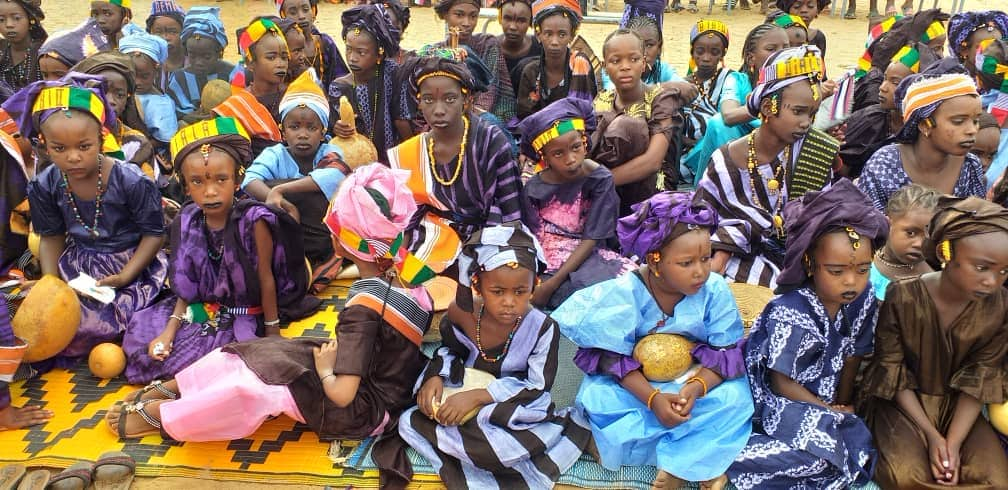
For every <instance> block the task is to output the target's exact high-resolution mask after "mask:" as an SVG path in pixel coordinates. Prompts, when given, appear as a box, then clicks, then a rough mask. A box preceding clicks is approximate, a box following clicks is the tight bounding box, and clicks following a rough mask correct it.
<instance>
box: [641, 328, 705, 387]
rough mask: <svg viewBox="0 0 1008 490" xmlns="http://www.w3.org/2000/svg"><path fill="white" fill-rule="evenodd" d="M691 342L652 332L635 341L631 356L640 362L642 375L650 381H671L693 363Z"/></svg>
mask: <svg viewBox="0 0 1008 490" xmlns="http://www.w3.org/2000/svg"><path fill="white" fill-rule="evenodd" d="M692 350H693V342H690V341H689V340H686V338H685V337H683V336H681V335H676V334H670V333H653V334H650V335H647V336H645V337H644V338H642V339H640V340H638V341H637V345H635V346H634V350H633V358H634V359H636V360H637V362H639V363H641V371H643V372H644V377H645V378H647V379H649V380H651V381H658V382H665V381H672V380H674V379H676V378H678V377H679V376H682V375H683V373H685V372H686V371H688V370H689V368H690V366H692V365H693V355H692V354H691V353H690V351H692Z"/></svg>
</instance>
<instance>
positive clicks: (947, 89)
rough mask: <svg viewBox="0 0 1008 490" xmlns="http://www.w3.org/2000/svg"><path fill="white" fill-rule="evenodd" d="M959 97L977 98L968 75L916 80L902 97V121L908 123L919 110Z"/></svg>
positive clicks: (955, 74)
mask: <svg viewBox="0 0 1008 490" xmlns="http://www.w3.org/2000/svg"><path fill="white" fill-rule="evenodd" d="M960 95H974V96H978V97H979V94H978V93H977V88H976V84H975V83H973V79H972V78H970V77H969V76H968V75H964V74H961V73H952V74H947V75H941V76H939V77H932V78H922V79H920V80H917V81H915V82H913V83H912V84H911V85H910V87H908V88H907V91H906V95H905V96H904V97H903V121H904V122H906V121H909V120H910V117H911V116H913V114H914V112H916V111H918V110H920V109H923V108H925V107H928V106H930V105H932V104H936V103H938V102H941V101H943V100H948V99H951V98H953V97H958V96H960Z"/></svg>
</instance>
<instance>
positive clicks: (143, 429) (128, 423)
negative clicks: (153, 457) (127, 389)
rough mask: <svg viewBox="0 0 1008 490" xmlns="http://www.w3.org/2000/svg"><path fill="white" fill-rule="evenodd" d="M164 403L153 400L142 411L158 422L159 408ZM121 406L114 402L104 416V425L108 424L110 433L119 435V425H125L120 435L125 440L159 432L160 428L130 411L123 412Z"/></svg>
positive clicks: (119, 403) (159, 416)
mask: <svg viewBox="0 0 1008 490" xmlns="http://www.w3.org/2000/svg"><path fill="white" fill-rule="evenodd" d="M165 401H166V400H153V401H151V402H149V403H147V404H146V405H145V406H144V407H143V409H144V410H145V411H146V412H147V414H148V415H150V416H151V418H153V419H154V420H156V421H160V420H161V410H160V406H161V404H162V403H164V402H165ZM122 406H123V402H116V403H115V404H114V405H112V408H110V409H109V410H108V412H107V413H106V414H105V423H106V424H108V426H109V429H111V430H112V432H115V433H116V434H120V431H119V425H120V424H125V426H124V427H123V428H124V429H125V430H124V431H123V432H122V433H121V434H122V435H123V436H124V437H125V438H127V439H132V438H135V437H142V436H145V435H148V434H157V433H159V432H161V430H160V428H158V427H154V426H153V425H151V424H149V423H147V421H146V420H144V418H143V417H141V416H140V414H139V413H136V412H135V411H131V410H130V409H126V410H123V409H122Z"/></svg>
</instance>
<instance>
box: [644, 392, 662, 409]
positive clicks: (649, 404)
mask: <svg viewBox="0 0 1008 490" xmlns="http://www.w3.org/2000/svg"><path fill="white" fill-rule="evenodd" d="M658 393H661V390H659V389H658V388H655V390H654V391H652V392H651V394H650V395H648V397H647V409H648V410H651V402H653V401H654V397H655V395H657V394H658Z"/></svg>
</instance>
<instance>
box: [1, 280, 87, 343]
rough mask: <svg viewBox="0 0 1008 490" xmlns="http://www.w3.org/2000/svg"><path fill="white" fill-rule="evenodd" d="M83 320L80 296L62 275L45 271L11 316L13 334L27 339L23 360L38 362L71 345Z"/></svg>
mask: <svg viewBox="0 0 1008 490" xmlns="http://www.w3.org/2000/svg"><path fill="white" fill-rule="evenodd" d="M80 322H81V306H80V300H79V299H77V293H75V292H74V290H73V289H71V288H70V286H68V285H67V283H65V282H63V280H62V279H60V278H58V277H56V276H53V275H45V276H42V279H39V281H38V282H36V283H35V285H34V286H32V288H31V290H30V291H28V296H26V297H25V299H24V301H22V302H21V306H19V307H18V310H17V314H16V315H14V319H13V320H11V327H12V328H13V330H14V335H16V336H18V337H21V338H22V339H24V340H25V342H27V343H28V351H27V352H25V356H24V360H25V361H28V362H38V361H44V360H46V359H49V358H50V357H53V356H55V355H56V354H59V353H60V352H61V351H62V350H63V349H66V347H67V346H68V345H70V341H71V340H73V338H74V335H75V334H76V333H77V327H79V326H80Z"/></svg>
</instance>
